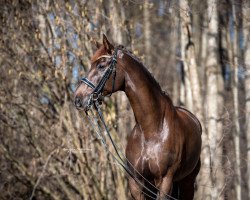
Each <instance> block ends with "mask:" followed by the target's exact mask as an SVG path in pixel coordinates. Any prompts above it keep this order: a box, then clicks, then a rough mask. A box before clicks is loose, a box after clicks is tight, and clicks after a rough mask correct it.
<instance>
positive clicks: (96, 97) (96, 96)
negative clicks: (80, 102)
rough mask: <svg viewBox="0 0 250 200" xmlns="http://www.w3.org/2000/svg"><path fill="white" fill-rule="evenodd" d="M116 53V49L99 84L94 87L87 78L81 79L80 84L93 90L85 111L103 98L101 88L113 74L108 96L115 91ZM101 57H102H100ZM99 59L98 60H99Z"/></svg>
mask: <svg viewBox="0 0 250 200" xmlns="http://www.w3.org/2000/svg"><path fill="white" fill-rule="evenodd" d="M117 51H118V49H117V48H115V50H114V53H113V55H112V56H111V62H110V65H109V67H108V69H107V70H106V71H105V73H104V75H103V77H102V78H101V80H100V81H99V83H98V84H97V85H96V86H95V84H94V83H92V82H91V81H90V80H89V79H88V78H86V77H84V78H82V79H81V82H83V83H85V84H86V85H87V86H88V87H90V88H92V89H93V92H92V93H91V94H90V97H89V100H88V104H87V110H88V109H89V108H90V107H91V106H92V105H93V104H94V102H95V101H101V100H102V98H103V93H102V92H103V88H104V86H105V84H106V82H107V80H108V79H109V77H110V76H111V74H113V80H112V91H111V93H110V94H108V96H111V95H112V93H113V92H114V89H115V78H116V63H117ZM101 57H102V56H101ZM101 57H100V58H101Z"/></svg>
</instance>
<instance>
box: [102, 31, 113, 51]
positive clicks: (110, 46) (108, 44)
mask: <svg viewBox="0 0 250 200" xmlns="http://www.w3.org/2000/svg"><path fill="white" fill-rule="evenodd" d="M103 45H104V47H105V49H106V51H107V52H108V53H110V54H111V53H112V50H114V46H113V45H112V44H111V43H110V42H109V41H108V39H107V37H106V35H105V34H103Z"/></svg>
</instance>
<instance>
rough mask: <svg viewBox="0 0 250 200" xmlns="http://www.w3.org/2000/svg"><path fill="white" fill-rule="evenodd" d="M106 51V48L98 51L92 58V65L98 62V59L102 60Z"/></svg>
mask: <svg viewBox="0 0 250 200" xmlns="http://www.w3.org/2000/svg"><path fill="white" fill-rule="evenodd" d="M105 54H106V51H105V49H104V48H100V49H98V50H97V51H96V52H95V54H94V55H93V56H92V58H91V63H94V62H95V61H96V60H98V58H100V57H101V56H103V55H105Z"/></svg>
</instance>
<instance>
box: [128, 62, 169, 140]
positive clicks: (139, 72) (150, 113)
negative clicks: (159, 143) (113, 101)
mask: <svg viewBox="0 0 250 200" xmlns="http://www.w3.org/2000/svg"><path fill="white" fill-rule="evenodd" d="M125 62H126V63H125V64H126V70H125V93H126V95H127V97H128V99H129V101H130V104H131V107H132V109H133V111H134V115H135V119H136V122H137V123H138V125H139V127H140V128H141V130H142V132H143V133H144V134H148V137H150V136H151V135H150V134H154V133H155V132H157V131H158V130H159V129H161V126H162V123H163V119H164V116H165V109H166V106H168V105H167V104H168V103H170V104H172V103H171V100H170V99H169V100H170V101H168V97H166V96H165V95H164V94H163V92H162V91H161V88H160V86H159V85H158V83H157V82H156V81H155V80H154V78H153V77H152V76H151V75H150V73H149V72H148V71H147V70H146V69H145V68H144V66H143V65H142V64H140V63H139V62H138V61H136V60H131V59H130V60H128V61H125Z"/></svg>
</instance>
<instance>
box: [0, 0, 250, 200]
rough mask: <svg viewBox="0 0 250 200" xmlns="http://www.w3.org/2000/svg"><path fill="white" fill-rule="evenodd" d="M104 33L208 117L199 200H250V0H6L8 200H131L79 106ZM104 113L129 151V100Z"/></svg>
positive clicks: (1, 178)
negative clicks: (77, 93) (82, 83)
mask: <svg viewBox="0 0 250 200" xmlns="http://www.w3.org/2000/svg"><path fill="white" fill-rule="evenodd" d="M102 33H105V34H107V36H108V38H109V39H110V40H111V41H113V42H114V43H115V44H123V45H124V46H126V47H127V48H128V49H130V50H132V51H133V52H134V54H135V55H137V56H138V57H139V58H140V59H141V60H142V61H143V63H145V65H146V66H147V68H148V69H149V71H151V72H152V73H153V74H154V75H155V78H156V80H157V81H158V82H159V83H160V85H161V86H162V88H163V90H165V91H167V92H168V93H169V95H170V97H171V98H172V99H173V101H174V103H175V105H181V106H184V107H185V108H187V109H189V110H191V111H192V112H193V113H194V114H196V115H197V116H198V118H199V119H200V121H201V123H202V126H203V135H202V139H203V147H202V168H201V171H200V174H199V176H198V178H197V192H196V194H195V199H206V200H210V199H213V200H215V199H216V200H217V199H230V200H231V199H232V200H235V199H237V200H240V199H244V200H247V199H250V177H249V174H250V1H249V0H204V1H201V0H189V1H187V0H166V1H164V0H114V1H113V0H58V1H52V0H26V1H25V0H0V199H70V200H77V199H91V200H92V199H94V200H100V199H129V198H130V194H129V191H128V187H127V182H126V174H125V172H123V171H122V170H120V168H119V166H118V165H117V164H116V163H115V161H114V160H112V159H111V158H110V155H108V154H107V153H106V152H105V151H104V149H103V147H102V146H101V145H100V142H99V141H98V140H97V139H96V138H95V135H94V133H93V130H92V129H91V128H90V127H89V125H88V122H87V121H86V119H85V117H84V115H81V113H79V112H77V111H76V109H75V108H74V106H73V103H72V100H73V92H74V90H75V88H76V85H77V84H78V82H79V79H80V77H81V76H84V74H85V72H87V71H88V69H89V66H90V65H89V61H90V59H89V58H90V57H91V55H93V52H94V51H95V47H94V45H93V41H94V40H101V38H102V37H101V36H102ZM118 105H119V106H118ZM102 109H103V111H104V113H105V119H106V121H107V122H108V125H109V128H110V129H111V131H112V132H113V135H114V137H115V139H116V141H117V142H118V144H119V145H120V146H121V147H123V146H125V145H126V138H127V136H128V134H129V133H130V131H131V129H132V127H133V125H134V117H133V113H132V110H131V108H130V105H129V102H128V100H127V98H126V96H125V95H124V94H123V93H117V94H115V95H113V96H112V97H111V98H108V99H105V103H104V105H103V108H102Z"/></svg>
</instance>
